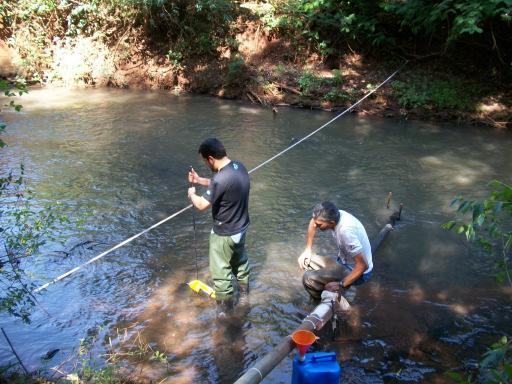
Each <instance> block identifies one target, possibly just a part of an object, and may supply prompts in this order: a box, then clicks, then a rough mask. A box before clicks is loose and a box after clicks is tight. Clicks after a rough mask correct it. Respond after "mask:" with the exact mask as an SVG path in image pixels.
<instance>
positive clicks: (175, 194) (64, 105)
mask: <svg viewBox="0 0 512 384" xmlns="http://www.w3.org/2000/svg"><path fill="white" fill-rule="evenodd" d="M23 104H24V111H25V112H24V114H20V115H15V114H9V115H6V116H5V118H6V119H7V122H8V126H9V129H8V131H7V133H6V141H8V142H9V144H10V146H9V147H8V148H6V149H4V150H2V154H4V153H5V155H6V156H5V157H2V158H0V166H2V167H4V168H7V167H12V168H15V167H16V164H18V163H19V162H20V161H23V162H24V164H25V168H26V169H27V172H28V173H29V175H30V177H29V178H30V182H31V187H32V188H33V189H34V191H35V193H36V196H37V197H38V199H39V200H38V202H39V201H43V200H45V201H55V200H59V201H61V202H63V203H64V204H68V205H69V206H71V207H72V208H73V209H74V211H73V214H74V215H77V216H79V215H80V214H81V213H83V212H89V213H90V214H91V216H90V217H89V218H88V219H87V222H86V225H85V230H83V231H81V230H73V229H70V230H68V232H67V233H66V238H67V239H68V242H67V247H68V248H71V247H72V246H74V245H76V244H77V243H80V242H83V241H86V240H88V241H91V242H94V244H95V245H94V247H92V248H91V249H87V248H81V250H80V251H79V252H74V253H72V254H70V255H69V256H68V257H65V258H63V257H60V256H58V255H59V253H56V252H55V251H57V250H58V249H57V248H56V247H54V245H53V244H52V245H51V246H49V247H48V248H47V249H45V255H46V257H43V258H40V259H38V260H36V262H35V263H34V264H32V265H30V266H27V267H28V269H29V271H30V272H31V273H33V274H34V276H36V278H38V279H40V281H41V282H46V281H47V280H49V279H50V278H52V277H55V276H58V275H60V274H61V273H63V272H65V271H67V270H69V269H71V268H73V267H75V266H76V265H78V264H80V263H82V262H84V261H86V260H88V259H90V258H91V257H93V256H95V255H96V254H98V253H100V252H101V251H103V250H105V249H107V248H109V247H110V246H112V245H115V244H117V243H118V242H120V241H122V240H124V239H126V238H127V237H130V236H132V235H133V234H135V233H137V232H139V231H141V230H143V229H145V228H147V227H149V226H150V225H152V224H154V223H156V222H157V221H159V220H161V219H163V218H165V217H167V216H168V215H170V214H172V213H174V212H176V211H177V210H179V209H181V208H183V207H185V206H186V205H188V201H187V199H186V188H187V182H186V172H187V170H188V167H189V165H193V166H194V167H195V168H196V169H197V170H198V171H199V172H200V174H203V175H206V174H207V172H206V169H205V167H204V165H202V163H201V161H200V159H199V158H198V155H197V146H198V144H199V143H200V142H201V141H202V140H203V139H204V138H205V137H210V136H217V137H219V138H220V139H221V140H222V141H223V142H224V144H225V146H226V148H227V149H228V152H229V154H230V157H232V158H234V159H239V160H241V161H243V162H244V163H245V165H246V166H247V168H248V169H251V168H253V167H255V166H257V165H259V164H260V163H261V162H263V161H264V160H266V159H268V158H270V157H271V156H273V155H275V154H276V153H278V152H279V151H281V150H283V149H284V148H286V147H287V146H288V145H290V144H291V143H293V142H294V141H296V140H297V138H301V137H303V136H305V135H306V134H308V133H309V132H311V131H312V130H313V129H315V128H318V127H319V126H320V125H322V124H323V123H325V122H326V121H328V120H329V119H330V118H332V115H330V114H326V113H319V112H311V111H302V110H281V111H279V113H278V114H277V115H276V116H274V115H273V114H272V113H271V112H270V111H267V110H265V109H262V108H259V107H253V106H251V105H245V104H243V103H236V102H229V103H228V102H225V101H220V100H216V99H210V98H205V97H172V96H170V95H168V94H166V93H159V92H134V91H126V90H87V91H83V90H82V91H65V90H51V91H49V90H39V91H34V92H31V94H29V95H28V97H27V98H25V97H24V99H23ZM511 145H512V135H511V134H510V132H493V131H488V130H480V129H473V128H470V127H453V126H437V125H433V124H429V123H412V122H397V121H391V120H363V119H358V118H356V117H353V116H346V117H344V118H343V119H340V120H338V121H337V122H336V123H335V124H333V125H332V126H330V127H328V128H326V129H325V130H323V131H321V132H320V133H318V134H317V135H315V136H313V137H311V138H310V139H309V140H307V141H305V142H304V143H301V145H299V146H297V147H296V148H294V149H293V150H291V151H290V152H288V153H286V154H285V155H284V156H282V157H280V158H279V159H276V160H275V161H273V162H272V163H271V164H268V165H266V166H265V167H263V168H261V169H260V170H258V172H255V173H253V174H252V175H251V186H252V187H251V199H250V212H251V222H252V224H251V227H250V230H249V232H248V237H247V248H248V251H249V255H250V261H251V267H252V276H251V287H252V292H251V303H252V306H251V311H250V313H249V314H248V315H247V317H246V318H245V319H244V321H243V322H241V323H239V324H230V325H227V326H226V325H224V324H218V323H217V322H216V320H215V310H214V306H213V305H211V304H212V303H210V302H208V300H206V299H204V298H202V297H198V296H195V294H193V293H192V291H190V290H189V288H187V287H186V286H185V285H184V282H185V281H187V280H188V279H190V278H194V277H195V275H196V271H195V252H194V247H193V245H194V244H193V238H194V233H193V230H192V216H191V211H189V212H187V213H185V214H183V215H180V216H178V217H176V218H175V219H174V220H171V221H169V222H167V223H166V224H164V225H162V226H160V227H158V228H156V229H154V230H153V231H151V232H150V233H148V234H147V235H145V236H144V237H142V238H139V239H137V240H135V241H134V242H132V243H131V244H129V245H127V246H125V247H123V248H121V249H119V250H117V251H115V252H114V253H112V254H111V255H108V256H107V257H105V258H103V259H102V260H100V261H98V262H96V263H94V264H92V265H90V266H88V267H87V268H85V269H83V270H82V271H80V273H77V274H76V275H74V276H73V277H72V278H69V279H66V280H64V281H62V282H60V283H58V284H56V285H54V286H52V287H50V288H49V289H48V290H47V291H45V292H44V293H43V294H42V295H41V296H40V297H39V300H40V303H41V306H42V307H44V308H45V309H46V311H47V312H48V313H49V314H50V317H48V315H47V314H46V313H45V312H44V311H42V310H39V309H37V308H36V311H35V313H34V315H33V317H32V324H31V325H30V326H26V325H23V324H20V323H18V322H16V321H13V320H12V319H10V318H8V317H5V316H3V317H0V325H1V326H2V327H5V328H6V329H8V331H9V334H10V335H11V336H12V338H13V340H15V344H16V346H17V350H18V352H19V353H20V354H21V356H22V359H23V360H24V362H25V364H26V365H27V366H29V369H32V370H34V369H37V368H39V367H40V365H41V363H40V361H41V360H40V357H41V356H42V355H44V354H45V353H46V352H47V351H49V350H52V349H55V348H59V349H60V350H61V351H62V353H59V354H58V355H57V356H56V357H55V358H54V359H55V361H53V360H52V362H51V363H52V364H54V363H55V364H59V363H60V362H62V361H65V359H66V358H67V357H68V356H69V355H70V354H72V353H73V351H75V350H76V348H77V344H78V340H79V339H81V338H83V337H86V336H87V335H90V334H97V335H98V339H99V340H108V337H110V338H111V339H110V340H111V342H112V344H113V346H114V349H115V350H116V351H118V352H119V353H120V354H121V355H122V356H125V360H124V361H125V364H124V366H125V369H126V371H127V373H129V374H130V375H132V376H134V377H138V378H139V379H140V380H143V381H144V380H145V381H147V382H149V381H150V380H153V381H154V382H169V383H171V382H172V383H191V382H201V383H202V382H205V383H206V382H208V383H230V382H233V381H234V380H235V379H236V378H237V377H238V376H240V375H241V373H242V372H244V371H245V370H246V369H248V368H249V367H250V366H251V365H252V364H253V363H254V362H255V361H256V360H257V359H259V358H261V357H262V356H264V355H265V354H266V353H268V352H269V351H270V350H271V349H272V347H273V346H274V345H276V344H278V343H279V342H280V341H281V340H282V338H283V337H285V336H286V335H288V334H289V333H290V332H291V331H292V330H294V329H295V327H296V326H297V325H298V324H299V323H300V322H301V320H302V318H303V317H304V316H305V315H306V314H307V313H308V312H309V311H311V309H312V306H311V304H309V301H308V298H307V295H306V293H305V292H304V290H303V288H302V285H301V275H302V274H301V271H300V270H299V269H298V266H297V261H296V259H297V256H298V255H299V254H300V252H301V251H302V249H303V247H304V244H305V233H306V227H307V223H308V219H309V217H310V212H311V208H312V206H313V205H314V204H315V203H316V202H318V201H320V200H332V201H334V202H336V203H337V204H338V205H339V206H340V208H342V209H345V210H347V211H349V212H352V213H353V214H355V215H356V216H357V217H358V218H359V219H360V220H361V221H362V222H363V224H364V225H365V226H366V228H367V231H368V233H369V234H370V237H371V236H372V235H374V234H376V233H377V232H378V230H379V229H380V228H381V227H382V225H383V224H384V223H385V222H386V220H387V218H388V216H389V214H390V210H388V209H386V207H385V200H386V197H387V195H388V192H389V191H392V192H393V196H394V198H393V201H392V207H391V210H392V209H396V207H397V205H398V203H399V202H403V203H404V205H405V208H404V212H403V221H402V222H401V223H400V225H399V226H398V227H397V230H396V231H394V232H392V233H391V234H390V235H389V237H388V239H386V241H385V242H384V243H383V245H382V246H381V248H380V249H379V252H378V253H377V255H375V260H374V264H375V272H374V277H373V278H372V281H371V282H369V283H368V284H367V285H366V286H363V287H361V288H358V291H357V295H356V302H355V305H354V309H353V311H352V313H351V315H350V317H348V318H347V319H346V321H345V322H344V328H343V329H344V332H343V338H342V340H338V341H337V342H332V341H331V338H332V335H329V327H326V329H325V331H323V332H325V335H324V336H325V337H323V338H322V341H321V342H320V343H318V345H316V346H315V348H317V349H318V350H336V351H337V352H338V358H339V359H340V361H341V362H342V364H343V366H344V372H345V373H344V380H345V381H346V382H348V383H359V382H364V383H373V382H375V383H381V382H433V383H434V382H443V380H446V377H445V376H443V373H444V372H445V371H447V370H449V369H464V368H467V367H473V366H474V363H475V362H476V361H477V359H478V358H479V356H480V354H481V353H482V352H483V351H485V348H486V347H487V346H488V345H489V344H491V343H493V342H495V341H496V340H497V338H498V337H499V336H500V335H502V334H505V333H508V334H509V335H510V334H511V333H512V329H511V327H512V326H511V324H512V321H511V320H512V319H511V316H512V315H511V314H512V311H511V309H512V308H511V305H510V297H511V296H512V293H511V292H510V291H509V290H508V291H507V290H505V289H501V288H499V287H497V286H496V284H495V282H494V281H493V272H494V271H493V265H494V260H491V259H490V258H488V257H486V256H485V255H483V254H481V252H480V251H479V250H477V249H474V248H473V247H471V246H469V245H468V244H466V243H465V242H464V241H462V240H461V239H460V238H459V237H457V236H456V235H455V234H453V233H449V232H446V231H444V230H442V229H441V228H440V225H441V224H442V223H443V222H446V221H448V220H450V219H451V218H452V217H453V215H454V213H453V210H452V209H451V208H450V207H449V203H450V201H451V200H452V199H453V197H454V196H455V195H457V194H464V195H466V196H468V197H470V198H480V197H482V196H484V195H485V193H486V188H485V185H486V183H487V182H488V181H489V180H491V179H494V178H497V179H501V180H503V181H505V182H511V180H510V175H511V174H512V161H511V160H512V159H511V158H510V151H509V148H510V147H511ZM210 221H211V219H210V216H209V213H208V212H207V213H197V214H196V223H197V233H196V243H195V245H196V247H197V250H198V260H197V261H198V272H197V273H198V275H199V278H200V279H201V280H203V281H205V282H210V281H209V273H208V260H207V258H208V257H207V254H208V234H209V232H210V229H211V228H210ZM54 248H55V249H54ZM315 248H316V251H317V252H318V253H321V254H330V253H333V252H334V251H335V250H334V248H333V242H332V239H331V237H330V235H329V234H325V233H323V234H318V235H317V238H316V239H315ZM46 251H47V252H46ZM113 335H116V336H115V337H114V336H113ZM107 350H110V342H109V341H105V342H104V343H102V344H101V343H100V345H98V346H97V348H96V349H95V350H94V353H95V356H96V357H97V358H98V359H99V360H100V361H101V360H102V359H104V353H105V351H107ZM157 351H158V352H161V353H163V354H164V355H165V356H166V358H165V359H163V361H162V358H161V355H160V358H158V356H157V355H155V353H156V352H157ZM291 357H292V355H291V354H290V356H289V357H288V358H286V359H284V360H283V362H282V363H281V364H279V365H278V367H276V369H274V370H273V371H272V372H271V373H270V375H269V376H268V377H267V378H266V379H265V380H264V382H265V383H288V382H289V381H290V374H291ZM11 361H12V355H11V352H10V350H9V349H8V347H7V346H6V345H4V344H2V342H0V362H1V363H2V364H6V363H9V362H11ZM64 368H65V367H64Z"/></svg>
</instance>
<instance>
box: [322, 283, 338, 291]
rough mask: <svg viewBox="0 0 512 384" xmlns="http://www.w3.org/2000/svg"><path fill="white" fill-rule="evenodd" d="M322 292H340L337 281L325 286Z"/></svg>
mask: <svg viewBox="0 0 512 384" xmlns="http://www.w3.org/2000/svg"><path fill="white" fill-rule="evenodd" d="M324 290H326V291H331V292H339V291H340V290H342V288H341V286H340V282H339V281H331V282H330V283H327V284H325V287H324Z"/></svg>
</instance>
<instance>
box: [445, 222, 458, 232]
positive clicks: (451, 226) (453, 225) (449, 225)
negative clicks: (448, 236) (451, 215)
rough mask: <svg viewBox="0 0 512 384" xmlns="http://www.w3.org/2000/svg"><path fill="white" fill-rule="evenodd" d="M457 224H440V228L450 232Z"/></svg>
mask: <svg viewBox="0 0 512 384" xmlns="http://www.w3.org/2000/svg"><path fill="white" fill-rule="evenodd" d="M456 225H457V223H456V222H455V221H453V220H451V221H448V222H447V223H444V224H441V228H443V229H446V230H448V231H450V230H451V229H452V228H453V227H455V226H456Z"/></svg>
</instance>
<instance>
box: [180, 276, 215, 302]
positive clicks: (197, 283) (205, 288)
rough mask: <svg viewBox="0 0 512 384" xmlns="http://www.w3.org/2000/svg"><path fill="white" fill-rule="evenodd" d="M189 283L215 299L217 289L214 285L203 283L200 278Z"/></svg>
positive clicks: (198, 290) (200, 292)
mask: <svg viewBox="0 0 512 384" xmlns="http://www.w3.org/2000/svg"><path fill="white" fill-rule="evenodd" d="M187 285H188V286H189V287H190V288H191V289H192V290H193V291H194V292H197V293H199V294H202V295H206V296H208V297H211V298H212V299H215V291H214V290H213V288H212V287H209V286H208V285H206V284H205V283H203V282H202V281H200V280H192V281H190V282H188V283H187Z"/></svg>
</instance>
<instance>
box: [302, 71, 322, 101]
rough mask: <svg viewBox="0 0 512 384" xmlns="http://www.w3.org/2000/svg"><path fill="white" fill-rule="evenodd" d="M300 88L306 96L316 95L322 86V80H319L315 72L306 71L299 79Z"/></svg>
mask: <svg viewBox="0 0 512 384" xmlns="http://www.w3.org/2000/svg"><path fill="white" fill-rule="evenodd" d="M298 84H299V88H300V90H301V93H302V94H303V95H304V96H311V95H312V94H314V93H316V92H317V91H318V90H319V89H320V87H321V85H322V79H321V78H319V77H318V76H317V75H316V74H315V73H314V72H313V71H311V70H310V69H306V70H305V71H304V72H302V74H301V75H300V77H299V80H298Z"/></svg>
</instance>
